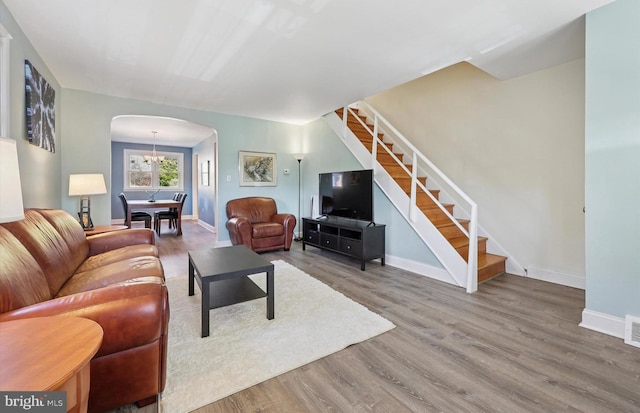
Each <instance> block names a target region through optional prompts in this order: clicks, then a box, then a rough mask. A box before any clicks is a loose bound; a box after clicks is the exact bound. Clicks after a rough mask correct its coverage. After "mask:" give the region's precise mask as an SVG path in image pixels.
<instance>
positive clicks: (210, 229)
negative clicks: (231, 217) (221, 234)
mask: <svg viewBox="0 0 640 413" xmlns="http://www.w3.org/2000/svg"><path fill="white" fill-rule="evenodd" d="M198 225H200V226H201V227H202V228H204V229H206V230H207V231H210V232H213V233H214V234H216V233H217V232H218V230H217V229H216V227H214V226H213V225H211V224H207V223H206V222H204V221H203V220H201V219H199V220H198Z"/></svg>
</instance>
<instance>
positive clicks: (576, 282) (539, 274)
mask: <svg viewBox="0 0 640 413" xmlns="http://www.w3.org/2000/svg"><path fill="white" fill-rule="evenodd" d="M526 277H528V278H533V279H536V280H541V281H547V282H550V283H554V284H560V285H566V286H567V287H573V288H579V289H581V290H584V289H585V288H586V278H585V277H584V276H580V275H574V274H566V273H562V272H558V271H553V270H547V269H544V268H538V267H533V266H530V267H529V268H527V275H526Z"/></svg>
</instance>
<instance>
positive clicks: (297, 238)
mask: <svg viewBox="0 0 640 413" xmlns="http://www.w3.org/2000/svg"><path fill="white" fill-rule="evenodd" d="M293 157H294V158H296V160H297V161H298V236H297V237H295V238H294V239H293V240H294V241H302V236H301V235H300V233H301V231H300V228H302V217H301V216H300V211H301V210H302V208H301V207H300V206H301V204H302V198H301V195H302V193H301V192H302V191H301V182H302V181H301V180H300V178H301V173H300V163H301V162H302V160H303V159H304V154H303V153H296V154H294V155H293Z"/></svg>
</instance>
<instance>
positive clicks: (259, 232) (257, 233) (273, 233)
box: [251, 222, 284, 238]
mask: <svg viewBox="0 0 640 413" xmlns="http://www.w3.org/2000/svg"><path fill="white" fill-rule="evenodd" d="M251 231H252V234H251V237H252V238H267V237H277V236H280V235H284V226H283V225H281V224H278V223H275V222H264V223H259V224H253V226H252V228H251Z"/></svg>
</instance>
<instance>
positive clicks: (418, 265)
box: [385, 254, 459, 287]
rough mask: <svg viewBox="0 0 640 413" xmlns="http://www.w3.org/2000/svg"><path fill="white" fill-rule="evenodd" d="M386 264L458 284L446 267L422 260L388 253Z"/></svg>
mask: <svg viewBox="0 0 640 413" xmlns="http://www.w3.org/2000/svg"><path fill="white" fill-rule="evenodd" d="M385 264H388V265H390V266H392V267H396V268H400V269H402V270H406V271H411V272H415V273H416V274H419V275H423V276H425V277H429V278H433V279H435V280H438V281H443V282H446V283H448V284H453V285H455V286H458V284H457V283H456V282H455V280H454V279H453V277H451V275H450V274H449V273H448V272H447V270H445V269H444V268H438V267H434V266H432V265H429V264H425V263H422V262H417V261H413V260H408V259H406V258H400V257H395V256H393V255H388V254H387V255H385ZM458 287H459V286H458Z"/></svg>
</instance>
